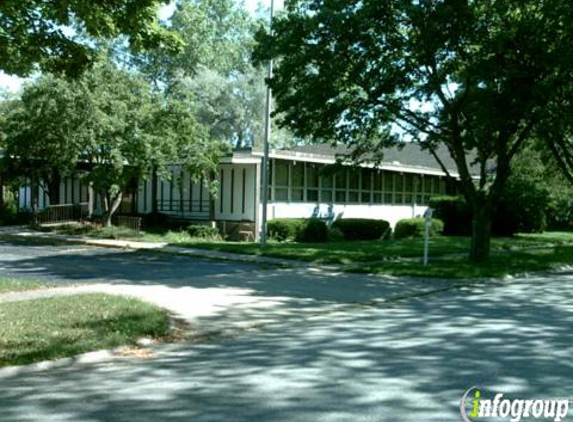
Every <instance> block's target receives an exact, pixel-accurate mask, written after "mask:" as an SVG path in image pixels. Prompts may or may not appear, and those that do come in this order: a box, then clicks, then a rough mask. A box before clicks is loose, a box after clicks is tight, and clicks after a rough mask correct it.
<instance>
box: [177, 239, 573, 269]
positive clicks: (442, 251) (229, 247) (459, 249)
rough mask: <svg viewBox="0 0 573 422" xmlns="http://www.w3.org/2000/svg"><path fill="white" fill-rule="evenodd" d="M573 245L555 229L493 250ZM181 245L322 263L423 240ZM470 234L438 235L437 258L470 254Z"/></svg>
mask: <svg viewBox="0 0 573 422" xmlns="http://www.w3.org/2000/svg"><path fill="white" fill-rule="evenodd" d="M568 244H571V245H573V233H564V232H553V233H543V234H535V235H529V234H527V235H518V236H515V237H513V238H494V239H492V251H493V252H494V253H495V252H497V251H512V250H519V249H523V248H532V247H549V246H550V245H568ZM179 245H180V246H189V247H194V248H203V249H212V250H218V251H226V252H233V253H246V254H254V255H260V256H272V257H277V258H288V259H299V260H303V261H310V262H314V263H320V264H352V263H358V262H372V261H380V260H388V259H395V258H409V257H416V256H422V253H423V245H424V241H423V240H422V239H403V240H383V241H355V242H328V243H295V242H283V243H269V244H268V245H267V246H266V247H262V246H261V245H259V244H257V243H241V242H205V241H202V242H182V243H179ZM469 247H470V238H468V237H446V236H442V237H436V238H434V239H432V240H431V243H430V253H431V255H432V256H433V257H436V256H443V255H449V254H467V252H468V250H469Z"/></svg>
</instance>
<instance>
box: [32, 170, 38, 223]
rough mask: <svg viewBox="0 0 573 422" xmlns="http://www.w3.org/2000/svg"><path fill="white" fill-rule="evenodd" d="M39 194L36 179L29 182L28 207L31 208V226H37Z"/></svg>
mask: <svg viewBox="0 0 573 422" xmlns="http://www.w3.org/2000/svg"><path fill="white" fill-rule="evenodd" d="M39 193H40V184H39V183H38V179H37V178H36V177H32V179H31V181H30V206H31V207H32V224H33V225H37V224H38V197H39Z"/></svg>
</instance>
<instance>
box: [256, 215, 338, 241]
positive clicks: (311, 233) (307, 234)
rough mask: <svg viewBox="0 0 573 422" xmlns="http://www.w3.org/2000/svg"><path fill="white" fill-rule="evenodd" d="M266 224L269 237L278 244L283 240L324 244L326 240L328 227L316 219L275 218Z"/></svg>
mask: <svg viewBox="0 0 573 422" xmlns="http://www.w3.org/2000/svg"><path fill="white" fill-rule="evenodd" d="M267 224H268V225H267V233H268V234H269V237H270V238H271V239H273V240H277V241H279V242H282V241H285V240H295V241H297V242H326V241H327V240H328V227H327V226H326V223H325V222H324V221H322V220H319V219H318V218H310V219H306V218H275V219H272V220H270V221H269V222H268V223H267Z"/></svg>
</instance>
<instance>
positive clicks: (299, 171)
mask: <svg viewBox="0 0 573 422" xmlns="http://www.w3.org/2000/svg"><path fill="white" fill-rule="evenodd" d="M290 169H291V171H292V176H291V179H292V186H293V187H297V188H302V187H303V186H304V163H298V164H296V163H295V164H293V165H292V166H291V167H290Z"/></svg>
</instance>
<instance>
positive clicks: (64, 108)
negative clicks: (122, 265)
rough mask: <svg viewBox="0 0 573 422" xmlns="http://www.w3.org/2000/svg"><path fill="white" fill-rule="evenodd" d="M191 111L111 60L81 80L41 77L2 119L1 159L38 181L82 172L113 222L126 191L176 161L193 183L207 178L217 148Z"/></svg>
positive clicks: (164, 172)
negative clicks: (3, 151) (4, 153)
mask: <svg viewBox="0 0 573 422" xmlns="http://www.w3.org/2000/svg"><path fill="white" fill-rule="evenodd" d="M29 98H30V99H31V100H28V99H29ZM28 105H29V106H28ZM192 106H193V104H191V103H188V102H187V103H184V102H181V101H176V100H173V99H170V100H166V99H165V98H164V97H163V96H162V95H161V94H160V93H157V92H152V90H151V89H150V87H149V84H148V83H147V82H145V81H144V79H143V78H141V77H139V76H138V75H136V74H133V73H129V72H126V71H121V70H118V69H117V68H116V67H115V66H114V65H113V64H111V63H109V62H103V63H100V64H97V65H95V67H94V68H93V69H92V70H90V71H88V72H86V73H85V74H84V75H83V76H82V77H81V78H80V79H78V80H73V81H70V80H65V79H62V78H54V77H44V78H41V79H40V80H38V81H37V82H36V83H34V84H32V85H28V86H26V87H25V88H24V92H23V93H22V100H21V106H20V107H18V111H17V112H14V113H9V114H8V116H7V120H8V124H7V127H8V129H9V130H8V136H7V139H6V145H7V148H6V149H7V152H8V154H7V156H6V157H7V159H8V160H9V165H11V166H12V168H13V169H15V170H19V171H20V172H19V173H18V174H24V175H26V176H28V177H32V178H33V180H34V181H36V182H40V181H41V180H45V178H49V171H48V170H50V171H57V172H59V173H61V172H63V170H64V169H66V171H68V172H71V171H80V172H81V173H82V178H83V180H84V182H85V183H88V184H90V186H92V187H93V189H94V190H95V191H96V192H97V193H98V194H99V196H100V198H101V200H102V210H103V220H104V222H105V224H106V225H110V224H111V218H112V216H113V214H114V213H115V212H116V210H117V209H118V207H119V205H120V204H121V201H122V198H123V195H124V193H125V191H126V190H127V189H130V188H133V187H135V186H137V183H138V182H139V180H141V179H145V178H146V177H148V176H149V175H150V174H151V172H152V170H153V169H155V170H156V171H157V173H158V174H159V176H160V177H168V174H169V172H168V168H169V166H171V165H173V164H180V165H183V166H185V167H186V168H187V169H189V170H190V171H191V175H192V177H193V178H194V179H198V178H199V177H200V176H201V175H204V174H211V172H212V170H213V167H214V166H216V162H217V159H218V157H219V156H220V154H221V152H222V148H220V146H219V144H217V143H214V142H211V141H210V140H209V139H208V138H207V135H206V130H205V129H204V128H203V126H202V125H201V124H199V123H197V120H196V119H195V114H194V110H193V108H192ZM58 113H61V114H59V115H58ZM44 169H45V171H43V170H44ZM40 170H42V171H40ZM206 180H209V179H206Z"/></svg>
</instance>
